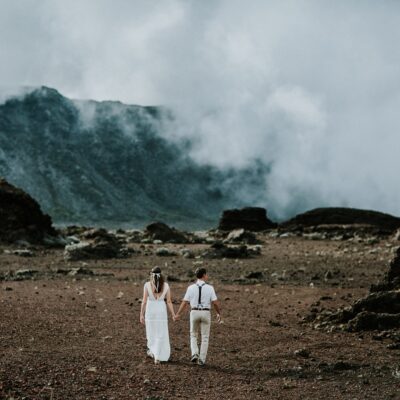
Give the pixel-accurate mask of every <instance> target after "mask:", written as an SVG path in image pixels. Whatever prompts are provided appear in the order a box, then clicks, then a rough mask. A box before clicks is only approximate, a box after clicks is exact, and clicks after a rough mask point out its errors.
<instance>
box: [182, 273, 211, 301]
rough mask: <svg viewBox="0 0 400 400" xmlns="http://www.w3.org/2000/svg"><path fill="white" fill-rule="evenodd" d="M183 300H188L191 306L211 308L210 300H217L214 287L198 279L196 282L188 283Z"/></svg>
mask: <svg viewBox="0 0 400 400" xmlns="http://www.w3.org/2000/svg"><path fill="white" fill-rule="evenodd" d="M200 285H201V304H199V286H200ZM183 300H184V301H188V302H190V307H192V308H211V302H212V301H215V300H217V295H216V294H215V290H214V288H213V287H212V286H211V285H209V284H208V283H205V282H204V281H202V280H201V279H198V280H197V282H196V283H194V284H193V285H190V286H189V287H188V288H187V290H186V294H185V297H184V298H183Z"/></svg>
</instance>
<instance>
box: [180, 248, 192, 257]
mask: <svg viewBox="0 0 400 400" xmlns="http://www.w3.org/2000/svg"><path fill="white" fill-rule="evenodd" d="M179 253H180V255H181V256H182V257H183V258H194V253H193V251H192V250H190V249H181V250H180V251H179Z"/></svg>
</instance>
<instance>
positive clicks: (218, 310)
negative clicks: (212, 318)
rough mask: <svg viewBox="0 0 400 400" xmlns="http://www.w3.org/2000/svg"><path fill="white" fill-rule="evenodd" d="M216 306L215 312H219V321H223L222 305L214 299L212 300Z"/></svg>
mask: <svg viewBox="0 0 400 400" xmlns="http://www.w3.org/2000/svg"><path fill="white" fill-rule="evenodd" d="M211 303H212V305H213V306H214V309H215V312H216V313H217V321H218V322H221V305H220V303H219V301H218V300H214V301H212V302H211Z"/></svg>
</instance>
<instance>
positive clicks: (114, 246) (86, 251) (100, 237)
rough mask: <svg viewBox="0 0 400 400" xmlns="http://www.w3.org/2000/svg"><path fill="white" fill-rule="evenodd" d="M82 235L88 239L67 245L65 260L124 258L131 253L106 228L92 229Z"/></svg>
mask: <svg viewBox="0 0 400 400" xmlns="http://www.w3.org/2000/svg"><path fill="white" fill-rule="evenodd" d="M82 237H83V238H85V239H86V241H82V242H79V243H76V244H70V245H67V246H65V251H64V258H65V260H67V261H77V260H87V259H107V258H122V257H126V256H127V255H128V254H129V251H128V250H127V249H126V248H124V247H122V246H121V244H120V243H119V241H118V240H117V239H116V237H115V235H111V234H110V233H109V232H107V231H106V230H105V229H91V230H89V231H87V232H85V233H84V234H83V235H82Z"/></svg>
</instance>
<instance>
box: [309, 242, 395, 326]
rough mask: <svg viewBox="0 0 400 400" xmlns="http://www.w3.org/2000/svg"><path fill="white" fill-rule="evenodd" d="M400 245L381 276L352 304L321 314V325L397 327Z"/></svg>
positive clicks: (317, 318)
mask: <svg viewBox="0 0 400 400" xmlns="http://www.w3.org/2000/svg"><path fill="white" fill-rule="evenodd" d="M399 289H400V248H399V249H397V251H396V254H395V256H394V258H393V260H392V261H390V264H389V269H388V271H387V273H386V275H385V277H384V280H383V281H382V282H380V283H378V284H377V285H373V286H372V287H371V290H370V293H369V294H368V295H367V296H365V297H363V298H361V299H359V300H357V301H355V302H354V303H353V305H352V306H351V307H347V308H344V309H339V310H337V311H335V312H333V313H329V314H320V315H319V316H317V317H316V318H315V319H316V320H319V321H322V324H321V326H329V325H335V324H341V325H342V326H343V327H344V328H346V329H347V330H349V331H363V330H387V329H395V328H396V329H398V328H400V291H399Z"/></svg>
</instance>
